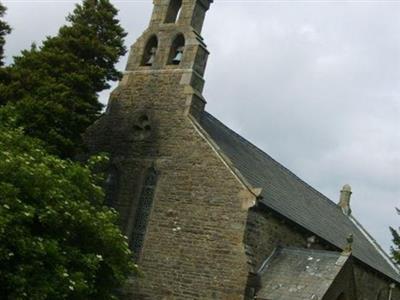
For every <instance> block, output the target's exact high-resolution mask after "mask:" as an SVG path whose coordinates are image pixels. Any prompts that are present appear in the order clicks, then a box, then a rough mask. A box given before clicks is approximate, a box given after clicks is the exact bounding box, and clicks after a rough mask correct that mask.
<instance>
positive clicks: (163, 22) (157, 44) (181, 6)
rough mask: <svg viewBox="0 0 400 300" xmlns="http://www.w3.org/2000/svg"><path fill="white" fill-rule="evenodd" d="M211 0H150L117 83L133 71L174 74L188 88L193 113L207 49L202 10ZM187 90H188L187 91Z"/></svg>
mask: <svg viewBox="0 0 400 300" xmlns="http://www.w3.org/2000/svg"><path fill="white" fill-rule="evenodd" d="M212 2H213V1H212V0H195V1H194V0H154V9H153V13H152V16H151V20H150V24H149V27H148V28H147V30H146V31H145V32H144V33H143V34H142V36H141V37H140V38H139V39H138V40H137V41H136V43H135V44H134V45H133V46H132V47H131V52H130V56H129V59H128V64H127V68H126V72H125V76H124V78H123V80H122V81H121V84H122V85H124V84H126V83H127V82H128V81H129V80H130V78H132V77H134V76H135V74H152V75H153V76H156V77H157V76H158V77H164V76H165V75H166V74H174V75H178V74H179V75H178V76H180V77H181V78H178V77H176V79H177V80H179V83H180V84H181V85H186V90H187V92H188V90H189V89H192V91H191V92H192V99H189V100H188V102H189V103H188V104H190V105H192V107H190V110H191V112H192V113H193V114H194V115H196V114H198V113H199V111H196V110H201V109H202V108H203V107H204V104H205V101H204V99H203V97H202V96H201V93H202V91H203V86H204V79H203V76H204V72H205V68H206V64H207V57H208V54H209V52H208V51H207V47H206V45H205V43H204V41H203V38H202V37H201V30H202V27H203V22H204V18H205V14H206V12H207V10H208V9H209V7H210V4H211V3H212ZM188 94H189V92H188Z"/></svg>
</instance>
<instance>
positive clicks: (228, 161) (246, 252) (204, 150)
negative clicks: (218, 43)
mask: <svg viewBox="0 0 400 300" xmlns="http://www.w3.org/2000/svg"><path fill="white" fill-rule="evenodd" d="M212 2H213V1H212V0H154V10H153V13H152V16H151V20H150V24H149V26H148V28H147V29H146V30H145V31H144V33H143V34H142V36H141V37H139V39H138V40H137V41H136V42H135V44H134V45H133V46H132V48H131V52H130V56H129V60H128V64H127V67H126V72H125V73H124V76H123V78H122V80H121V81H120V83H119V85H118V87H117V88H116V89H115V90H114V91H113V92H112V94H111V97H110V100H109V104H108V108H107V111H106V112H105V114H104V115H103V116H102V117H101V118H100V119H99V120H98V121H97V122H96V123H95V124H94V125H93V126H92V127H91V128H90V129H89V130H88V132H87V133H86V136H85V138H86V141H87V144H88V147H89V149H90V151H91V152H92V153H96V152H99V151H102V152H103V151H106V152H108V153H110V154H111V158H112V159H111V163H110V166H109V168H108V171H107V172H108V178H107V201H108V204H109V205H111V206H113V207H115V208H116V209H117V210H118V211H119V213H120V216H121V227H122V229H123V231H124V233H125V234H126V235H127V236H128V238H129V242H130V246H131V249H132V251H133V252H134V259H135V261H136V263H137V264H138V265H139V267H140V269H141V271H142V273H143V276H142V277H140V278H134V279H132V280H131V281H130V282H129V283H128V284H127V286H126V288H124V291H123V295H122V296H121V298H122V299H138V300H140V299H151V300H153V299H154V300H162V299H185V300H186V299H226V300H236V299H258V300H303V299H304V300H306V299H307V300H356V299H357V300H383V299H385V300H390V299H392V300H395V299H397V300H398V299H400V289H399V288H398V285H399V284H400V275H399V272H398V269H397V268H396V266H395V265H394V264H393V263H392V262H391V261H390V259H389V257H388V256H387V255H386V254H385V253H384V251H383V250H382V249H381V248H380V246H379V245H378V244H377V243H376V242H375V240H374V239H373V238H372V237H371V236H370V235H369V234H368V233H367V232H366V231H365V229H363V227H362V226H361V225H360V224H359V223H358V222H357V220H356V219H355V218H354V217H353V216H352V214H351V210H350V196H351V188H350V186H348V185H346V186H344V187H343V189H342V191H341V194H340V201H339V202H338V203H334V202H333V201H331V200H330V199H328V198H327V197H325V196H324V195H322V194H321V193H319V192H318V191H317V190H315V189H314V188H312V187H311V186H310V185H308V184H307V183H305V182H304V181H302V180H301V179H300V178H298V177H297V176H296V175H295V174H293V173H292V172H291V171H290V170H288V169H287V168H285V167H284V166H283V165H281V164H280V163H278V162H277V161H275V160H274V159H273V158H271V157H270V156H269V155H268V154H266V153H265V152H263V151H262V150H261V149H259V148H257V147H256V146H255V145H253V144H251V143H250V142H248V141H247V140H246V139H244V138H243V137H241V136H240V135H238V134H237V133H235V132H234V131H232V130H231V129H229V128H228V127H226V126H225V125H224V124H222V123H221V122H220V121H218V120H217V119H216V118H215V117H213V116H212V115H211V114H210V113H209V112H207V111H206V110H205V105H206V100H205V99H204V97H203V95H202V91H203V87H204V79H203V76H204V72H205V68H206V62H207V56H208V54H209V52H208V50H207V47H206V44H205V42H204V40H203V38H202V36H201V30H202V26H203V21H204V19H205V14H206V12H207V10H208V9H209V7H210V5H211V3H212ZM270 142H271V143H273V142H274V141H270ZM338 194H339V193H338ZM338 198H339V197H338Z"/></svg>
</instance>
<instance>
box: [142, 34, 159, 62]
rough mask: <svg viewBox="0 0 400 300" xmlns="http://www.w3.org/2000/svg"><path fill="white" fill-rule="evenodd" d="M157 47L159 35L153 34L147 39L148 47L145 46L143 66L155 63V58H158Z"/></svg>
mask: <svg viewBox="0 0 400 300" xmlns="http://www.w3.org/2000/svg"><path fill="white" fill-rule="evenodd" d="M157 48H158V39H157V36H155V35H153V36H152V37H151V38H150V39H149V40H148V41H147V44H146V47H144V51H143V58H142V63H141V65H142V66H151V65H153V63H154V60H155V58H156V53H157Z"/></svg>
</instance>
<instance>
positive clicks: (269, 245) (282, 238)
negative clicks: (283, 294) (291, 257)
mask: <svg viewBox="0 0 400 300" xmlns="http://www.w3.org/2000/svg"><path fill="white" fill-rule="evenodd" d="M312 236H314V234H313V233H311V232H309V231H307V230H305V229H303V228H302V227H300V226H299V225H297V224H295V223H293V222H291V221H290V220H288V219H286V218H285V217H283V216H280V215H279V214H277V213H275V212H273V211H272V210H270V209H268V208H267V207H265V206H264V205H263V204H258V206H256V207H253V208H251V209H250V210H249V215H248V219H247V229H246V235H245V242H246V245H247V246H248V248H249V250H248V251H249V254H250V255H251V257H252V258H253V259H252V265H253V267H254V270H255V271H257V270H258V269H259V268H260V266H261V264H262V263H263V262H264V261H265V260H266V259H267V258H268V257H269V256H270V255H271V254H272V252H273V250H274V249H275V248H276V247H278V246H282V247H299V248H306V247H307V239H308V238H310V237H312ZM310 248H312V249H324V250H333V251H337V249H336V248H333V247H332V246H330V245H329V244H327V243H324V241H322V240H318V239H317V238H316V240H315V242H314V243H312V245H310Z"/></svg>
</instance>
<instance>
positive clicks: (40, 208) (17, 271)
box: [0, 106, 136, 300]
mask: <svg viewBox="0 0 400 300" xmlns="http://www.w3.org/2000/svg"><path fill="white" fill-rule="evenodd" d="M14 113H15V108H13V107H11V106H6V107H5V108H2V109H0V124H1V125H0V266H1V268H0V295H1V297H2V299H33V300H36V299H55V300H57V299H95V298H98V299H113V295H114V293H115V289H116V288H118V287H120V286H121V285H122V284H123V282H124V280H125V279H126V277H127V276H128V274H132V272H134V271H135V270H136V269H135V266H134V265H133V264H132V262H131V261H132V260H131V253H130V250H129V247H128V244H127V241H126V238H125V237H124V236H123V235H122V234H121V233H120V230H119V228H118V226H117V225H116V224H117V214H116V212H115V211H114V210H113V209H109V208H108V207H106V206H104V205H103V201H104V194H103V191H102V189H101V188H100V186H99V185H100V184H101V183H102V181H103V178H102V177H103V176H102V174H96V173H94V172H93V169H94V168H96V166H98V165H99V163H104V162H106V159H105V157H104V156H97V157H94V158H93V159H92V160H90V161H89V163H88V164H87V165H81V164H78V163H74V162H71V161H68V160H61V159H60V158H58V157H56V156H52V155H49V154H48V153H47V152H46V151H45V149H44V148H43V147H42V142H41V141H39V140H37V139H34V138H30V137H27V136H25V135H24V134H23V131H22V129H16V128H14V127H13V125H14V124H15V122H16V118H15V117H14ZM10 116H11V117H10Z"/></svg>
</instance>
